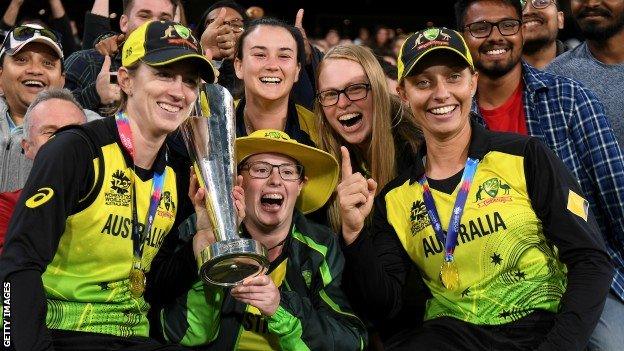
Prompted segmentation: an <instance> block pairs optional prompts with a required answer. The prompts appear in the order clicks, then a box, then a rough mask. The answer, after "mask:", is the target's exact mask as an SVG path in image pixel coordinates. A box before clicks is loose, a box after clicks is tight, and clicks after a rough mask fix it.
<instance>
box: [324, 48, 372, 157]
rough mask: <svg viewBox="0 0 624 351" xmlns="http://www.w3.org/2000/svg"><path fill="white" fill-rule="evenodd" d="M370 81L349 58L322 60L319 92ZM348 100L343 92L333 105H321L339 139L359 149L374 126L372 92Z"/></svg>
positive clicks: (358, 65) (366, 141) (368, 137)
mask: <svg viewBox="0 0 624 351" xmlns="http://www.w3.org/2000/svg"><path fill="white" fill-rule="evenodd" d="M361 83H367V84H368V83H370V82H369V80H368V77H367V75H366V73H365V72H364V69H363V68H362V66H361V65H360V64H359V63H357V62H355V61H352V60H348V59H333V58H332V59H325V60H324V61H323V64H322V67H321V68H320V72H319V79H318V82H317V84H318V91H319V92H321V93H323V92H325V91H328V90H342V89H345V88H346V87H348V86H351V85H353V84H361ZM373 93H374V92H372V91H369V92H368V93H367V95H366V97H365V98H364V99H361V100H357V101H351V100H349V99H348V98H347V96H346V95H345V94H344V93H342V94H340V96H338V102H337V103H336V104H335V105H332V106H327V107H323V112H324V114H325V118H326V119H327V122H328V123H329V125H330V126H331V127H332V129H333V130H334V131H335V132H336V133H338V134H339V135H340V136H341V137H342V139H344V140H345V141H346V142H347V143H349V144H351V145H355V146H358V147H360V148H363V147H365V146H366V145H368V142H369V140H370V137H371V134H372V128H373V96H372V94H373Z"/></svg>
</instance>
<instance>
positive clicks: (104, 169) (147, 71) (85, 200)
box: [0, 21, 215, 350]
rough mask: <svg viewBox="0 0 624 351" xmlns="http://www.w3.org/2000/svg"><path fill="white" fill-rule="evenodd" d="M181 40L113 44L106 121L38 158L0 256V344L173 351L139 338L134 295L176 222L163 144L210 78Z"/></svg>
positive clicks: (156, 25) (148, 33) (189, 43)
mask: <svg viewBox="0 0 624 351" xmlns="http://www.w3.org/2000/svg"><path fill="white" fill-rule="evenodd" d="M190 33H191V32H190V30H189V29H188V28H186V27H184V26H182V25H180V24H177V23H174V22H167V21H158V22H157V21H154V22H147V23H145V24H143V25H142V26H140V27H138V28H137V29H136V30H135V31H134V32H132V34H131V35H130V36H129V37H128V40H126V42H125V44H124V50H123V56H122V64H123V67H121V68H120V69H119V72H118V73H119V86H120V87H121V89H122V92H123V93H122V97H123V98H122V105H121V108H120V110H119V111H118V112H117V114H116V115H115V116H114V117H109V118H106V119H100V120H97V121H94V122H92V123H87V124H85V125H83V126H81V127H77V128H74V129H70V130H66V131H61V132H60V133H58V134H56V135H55V136H54V137H53V138H51V139H50V141H49V142H48V143H47V144H46V145H45V146H43V147H42V148H41V149H40V151H39V154H38V155H37V158H36V159H35V162H34V165H33V170H32V172H31V173H30V177H29V179H28V181H27V183H26V186H25V187H24V189H23V192H22V197H21V199H20V201H19V202H18V204H17V206H16V209H15V212H14V215H13V220H12V224H11V226H10V228H9V232H8V235H7V241H6V245H5V248H4V252H3V254H2V256H1V257H0V281H2V282H3V283H4V284H3V287H4V292H5V299H4V301H5V303H6V304H9V301H10V305H5V306H4V307H5V311H6V310H7V308H8V309H9V310H10V311H11V312H10V313H9V314H4V318H6V320H5V324H4V325H10V326H11V335H10V336H11V338H10V340H9V342H8V343H9V345H8V346H14V347H15V349H17V350H48V349H52V348H54V349H56V350H153V349H158V350H167V349H176V348H175V347H172V348H169V347H166V346H163V345H161V344H160V343H158V342H156V341H155V340H153V339H150V338H148V335H149V323H148V320H147V311H148V309H149V307H150V305H149V303H148V302H147V301H146V298H144V293H145V289H146V274H147V273H148V272H149V271H150V267H151V263H152V260H153V258H154V256H155V255H156V253H157V251H158V250H159V249H160V247H161V245H162V243H163V241H164V239H165V237H166V236H167V235H174V236H176V235H177V233H173V234H170V233H169V232H170V231H172V230H175V229H174V228H176V226H174V223H175V221H176V218H177V216H180V217H183V215H185V214H184V213H182V212H183V211H178V210H176V209H177V208H179V207H180V200H181V199H182V196H184V194H186V193H187V191H188V189H179V186H178V185H177V183H176V180H177V179H176V178H177V177H179V176H180V175H179V174H176V171H174V170H173V168H172V167H171V161H170V160H169V155H168V149H167V147H166V145H164V144H165V138H166V136H167V134H168V133H171V132H173V131H174V130H176V129H177V128H178V126H179V125H180V124H181V123H182V121H183V120H184V118H185V117H186V116H188V114H189V112H190V110H191V107H192V106H193V103H194V101H195V99H196V98H197V89H198V86H199V82H200V78H201V79H204V80H206V81H208V82H213V81H214V78H215V72H214V70H213V68H212V66H211V64H210V62H209V61H208V60H207V59H206V58H205V57H204V56H203V54H202V51H201V46H200V45H199V42H198V41H197V40H196V39H195V38H194V37H192V36H191V35H190ZM163 38H166V40H163ZM186 215H188V214H186ZM152 289H158V287H152ZM7 296H8V297H7ZM5 330H6V329H5ZM4 345H5V346H7V342H6V337H5V343H4Z"/></svg>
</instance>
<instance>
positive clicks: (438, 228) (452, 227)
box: [418, 157, 479, 262]
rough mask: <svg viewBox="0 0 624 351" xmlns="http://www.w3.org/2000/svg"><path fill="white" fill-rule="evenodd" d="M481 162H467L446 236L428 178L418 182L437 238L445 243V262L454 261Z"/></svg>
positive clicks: (475, 160) (423, 177)
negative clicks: (463, 215)
mask: <svg viewBox="0 0 624 351" xmlns="http://www.w3.org/2000/svg"><path fill="white" fill-rule="evenodd" d="M478 164H479V160H477V159H473V158H470V157H469V158H468V160H466V166H464V173H463V174H462V179H461V188H460V189H459V193H458V194H457V197H456V198H455V205H453V212H452V213H451V219H450V221H449V225H448V229H447V233H446V235H445V234H444V231H443V230H442V223H441V222H440V216H438V210H437V209H436V205H435V201H434V200H433V195H432V194H431V189H430V188H429V183H427V177H426V176H425V175H424V174H423V176H422V178H421V179H420V180H419V181H418V183H420V185H421V186H422V187H423V198H424V201H425V206H426V207H427V214H428V215H429V220H430V221H431V225H432V226H433V230H434V231H435V234H436V237H437V238H438V240H439V241H440V242H443V243H444V251H445V252H444V262H452V261H453V253H454V252H455V246H456V245H457V234H458V233H459V223H460V220H461V216H462V214H463V213H464V207H465V206H466V199H467V198H468V192H469V191H470V185H472V180H473V179H474V175H475V172H476V171H477V165H478Z"/></svg>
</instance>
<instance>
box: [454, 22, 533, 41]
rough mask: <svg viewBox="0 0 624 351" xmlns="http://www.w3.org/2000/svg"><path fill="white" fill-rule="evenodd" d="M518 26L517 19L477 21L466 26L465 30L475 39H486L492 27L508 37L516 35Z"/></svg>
mask: <svg viewBox="0 0 624 351" xmlns="http://www.w3.org/2000/svg"><path fill="white" fill-rule="evenodd" d="M520 24H522V22H521V21H520V20H517V19H505V20H502V21H498V22H488V21H479V22H474V23H470V24H468V25H466V26H465V27H464V28H467V29H468V31H469V32H470V35H472V36H473V37H475V38H487V37H489V36H490V34H491V33H492V27H496V28H498V32H499V33H500V34H501V35H504V36H508V35H514V34H516V33H518V31H519V30H520Z"/></svg>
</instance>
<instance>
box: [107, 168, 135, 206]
mask: <svg viewBox="0 0 624 351" xmlns="http://www.w3.org/2000/svg"><path fill="white" fill-rule="evenodd" d="M110 183H111V187H110V188H111V189H112V191H107V192H106V193H105V194H104V197H105V202H106V204H107V205H109V206H129V205H130V185H131V184H132V183H131V181H130V178H128V176H127V175H126V173H125V172H124V171H122V170H120V169H118V170H116V171H115V173H113V176H112V177H111V181H110Z"/></svg>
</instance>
